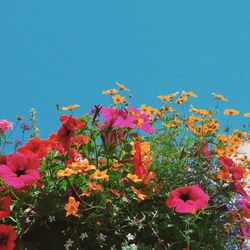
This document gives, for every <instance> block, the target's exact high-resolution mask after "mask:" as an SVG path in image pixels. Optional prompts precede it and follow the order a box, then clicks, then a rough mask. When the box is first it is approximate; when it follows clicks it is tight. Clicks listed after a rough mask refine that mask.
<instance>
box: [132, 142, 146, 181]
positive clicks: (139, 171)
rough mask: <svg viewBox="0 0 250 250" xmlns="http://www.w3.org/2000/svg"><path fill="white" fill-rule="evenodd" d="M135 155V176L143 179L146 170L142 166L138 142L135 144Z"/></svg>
mask: <svg viewBox="0 0 250 250" xmlns="http://www.w3.org/2000/svg"><path fill="white" fill-rule="evenodd" d="M134 147H135V155H134V161H133V164H134V167H135V174H136V175H137V176H138V177H139V178H140V179H142V178H144V177H145V176H146V175H147V174H148V169H147V168H146V167H145V166H144V165H143V162H142V155H141V144H140V143H139V142H135V144H134Z"/></svg>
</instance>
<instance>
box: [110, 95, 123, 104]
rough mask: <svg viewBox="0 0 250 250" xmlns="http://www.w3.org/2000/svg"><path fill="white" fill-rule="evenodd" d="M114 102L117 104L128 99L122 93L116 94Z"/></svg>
mask: <svg viewBox="0 0 250 250" xmlns="http://www.w3.org/2000/svg"><path fill="white" fill-rule="evenodd" d="M112 98H113V101H114V104H115V105H117V104H118V103H125V102H126V99H125V97H124V96H121V95H114V96H112Z"/></svg>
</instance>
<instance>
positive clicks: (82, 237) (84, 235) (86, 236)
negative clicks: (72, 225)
mask: <svg viewBox="0 0 250 250" xmlns="http://www.w3.org/2000/svg"><path fill="white" fill-rule="evenodd" d="M85 238H88V234H87V233H86V232H85V233H81V235H80V239H81V240H84V239H85Z"/></svg>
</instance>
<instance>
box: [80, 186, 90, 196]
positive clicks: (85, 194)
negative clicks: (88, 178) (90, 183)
mask: <svg viewBox="0 0 250 250" xmlns="http://www.w3.org/2000/svg"><path fill="white" fill-rule="evenodd" d="M90 195H91V189H90V188H87V189H85V190H83V192H82V194H81V195H80V196H86V197H90Z"/></svg>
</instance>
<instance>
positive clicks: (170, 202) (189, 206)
mask: <svg viewBox="0 0 250 250" xmlns="http://www.w3.org/2000/svg"><path fill="white" fill-rule="evenodd" d="M208 200H209V196H208V195H207V194H206V193H205V192H204V191H203V190H202V189H201V188H200V187H199V186H197V185H193V186H186V187H180V188H177V189H175V190H174V191H172V192H171V193H170V197H169V198H168V199H167V200H166V202H165V203H166V206H167V207H168V208H173V207H175V211H176V212H177V213H195V212H196V210H198V209H203V208H205V207H206V205H207V202H208Z"/></svg>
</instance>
